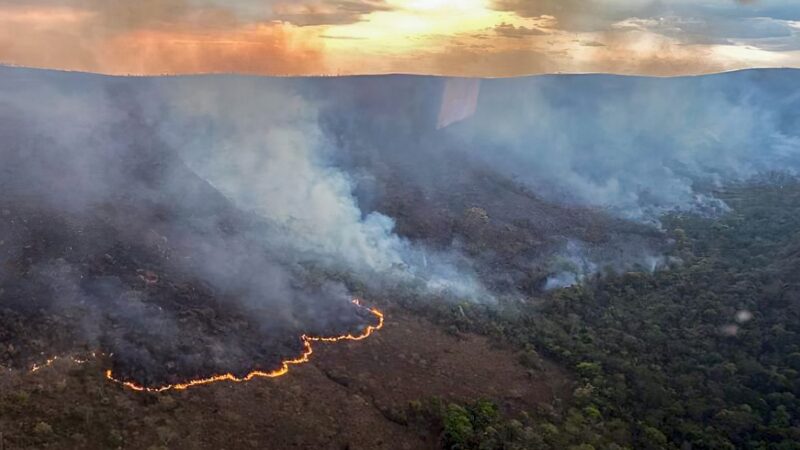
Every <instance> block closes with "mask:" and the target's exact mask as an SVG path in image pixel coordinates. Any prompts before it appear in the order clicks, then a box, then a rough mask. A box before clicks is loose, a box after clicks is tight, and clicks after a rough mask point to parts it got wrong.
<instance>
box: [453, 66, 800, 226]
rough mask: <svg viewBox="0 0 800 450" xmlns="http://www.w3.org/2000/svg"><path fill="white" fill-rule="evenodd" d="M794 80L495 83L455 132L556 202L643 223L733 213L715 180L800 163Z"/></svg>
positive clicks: (486, 86)
mask: <svg viewBox="0 0 800 450" xmlns="http://www.w3.org/2000/svg"><path fill="white" fill-rule="evenodd" d="M793 77H796V73H795V72H793V71H775V72H766V73H759V72H741V73H735V74H730V75H719V76H711V77H703V78H683V79H669V80H654V79H644V78H616V77H605V76H595V77H581V76H576V77H540V78H532V79H520V80H514V81H506V82H493V81H484V83H483V85H482V90H481V94H480V100H479V104H478V107H477V112H476V113H475V115H474V116H473V117H471V118H469V119H467V120H465V121H462V122H461V123H458V124H456V125H454V126H452V127H450V128H448V129H446V130H445V132H447V133H449V134H450V135H451V137H452V138H453V139H456V140H457V141H459V142H461V143H462V146H463V147H464V148H465V149H467V151H468V152H469V153H470V154H471V155H473V156H474V157H476V158H478V159H480V160H481V161H484V162H486V163H488V164H490V165H491V166H492V167H494V168H496V169H498V170H500V171H501V172H503V173H506V174H507V175H508V176H511V177H514V178H516V179H518V180H520V181H522V182H524V183H526V184H528V185H529V186H531V187H532V188H533V189H535V191H536V192H537V193H539V194H541V195H545V196H547V197H548V198H551V199H555V200H568V201H571V202H573V203H577V204H583V205H591V206H599V207H604V208H608V209H609V210H610V211H612V212H613V213H615V214H617V215H620V216H622V217H625V218H630V219H635V220H641V221H655V220H657V218H658V216H659V215H660V214H662V213H664V212H666V211H669V210H673V209H683V210H689V209H694V210H700V209H708V210H709V211H710V212H713V211H722V210H724V209H725V205H724V204H722V202H720V201H718V200H716V199H714V197H713V193H712V192H711V189H712V188H713V187H715V186H720V185H721V184H723V183H725V182H730V181H733V180H741V179H745V178H748V177H751V176H754V175H756V174H758V173H761V172H766V171H776V170H780V171H790V172H795V171H796V170H797V169H798V168H799V167H800V134H798V132H797V128H796V125H797V120H798V116H797V105H798V97H797V92H798V89H800V86H798V85H797V83H796V82H794V81H793Z"/></svg>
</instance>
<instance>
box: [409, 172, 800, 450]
mask: <svg viewBox="0 0 800 450" xmlns="http://www.w3.org/2000/svg"><path fill="white" fill-rule="evenodd" d="M717 195H719V197H720V198H723V199H724V200H725V201H726V202H727V203H728V204H729V205H730V206H731V207H732V212H730V213H729V214H726V215H725V216H723V217H719V218H716V219H711V218H702V217H698V216H696V215H689V214H686V215H672V216H668V217H665V218H664V224H665V227H666V229H667V230H668V232H669V233H670V234H671V236H672V238H673V239H674V246H673V250H672V255H671V256H672V257H673V258H672V260H673V261H674V262H673V264H672V266H671V267H670V268H669V269H667V270H661V271H658V272H656V273H653V274H650V273H646V272H645V271H644V270H643V271H641V272H628V273H618V274H611V275H607V276H603V277H598V278H596V279H593V280H590V281H588V282H587V283H585V284H583V285H581V286H576V287H573V288H568V289H562V290H558V291H555V292H553V293H551V294H550V295H549V296H548V297H547V298H545V299H541V300H536V301H532V300H526V301H521V302H520V303H517V304H513V305H505V306H504V307H503V308H501V309H500V310H491V309H488V308H486V309H484V308H482V307H479V306H475V305H472V306H471V305H466V304H465V305H459V306H457V307H450V306H439V307H435V306H433V307H432V306H431V305H429V304H428V305H418V307H420V308H425V309H427V311H426V312H427V313H428V314H430V315H432V316H434V317H436V318H437V320H439V321H440V322H444V323H447V324H450V325H451V326H453V327H455V328H458V329H459V330H470V331H479V332H481V333H484V334H488V335H491V336H494V337H496V338H498V339H500V340H502V341H504V342H506V343H510V344H512V345H514V346H516V347H517V348H519V349H521V350H522V351H523V356H522V358H523V362H524V363H527V364H529V365H530V366H531V367H532V368H534V369H535V367H536V365H537V364H539V363H540V358H539V355H540V354H541V355H543V356H547V357H551V358H554V359H556V360H557V361H560V362H562V363H564V364H565V365H567V366H569V367H572V368H573V369H574V372H575V376H576V389H575V390H574V392H573V394H572V396H571V398H569V399H562V400H563V403H561V404H556V405H554V407H553V408H552V409H549V408H541V409H540V410H538V411H530V414H529V415H523V416H522V417H513V418H512V417H503V415H502V414H501V413H499V412H498V411H497V408H494V407H493V406H492V405H491V404H486V403H485V402H480V401H478V402H477V403H475V404H469V405H446V404H443V403H442V402H439V401H435V400H434V401H430V402H427V403H425V404H422V405H413V407H412V408H411V410H412V411H415V414H416V416H415V417H423V418H425V420H424V421H423V422H424V423H427V424H428V425H430V424H434V425H435V426H438V427H439V428H438V429H439V430H440V431H441V432H442V435H441V436H442V437H441V442H442V445H443V446H444V447H445V448H454V449H455V448H459V449H466V448H476V449H477V448H480V449H495V448H497V449H500V448H503V449H508V448H553V449H563V448H574V449H591V448H596V449H600V448H637V449H734V448H744V449H796V448H800V400H798V395H800V377H798V373H799V372H798V371H799V370H800V339H798V336H800V334H799V333H800V278H798V276H797V274H798V273H799V272H800V182H798V181H797V180H794V179H790V178H787V177H782V176H772V177H768V178H765V179H762V180H759V181H755V182H750V183H748V184H742V185H736V186H729V187H728V188H726V189H725V190H723V191H721V192H718V193H717ZM678 261H680V262H678ZM431 308H433V309H431ZM437 308H438V309H437ZM462 311H464V313H462ZM537 352H538V353H537Z"/></svg>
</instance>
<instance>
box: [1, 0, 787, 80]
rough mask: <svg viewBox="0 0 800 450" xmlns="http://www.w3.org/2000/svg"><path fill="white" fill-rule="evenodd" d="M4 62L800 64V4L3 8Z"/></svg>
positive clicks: (504, 1) (166, 70) (99, 4)
mask: <svg viewBox="0 0 800 450" xmlns="http://www.w3.org/2000/svg"><path fill="white" fill-rule="evenodd" d="M0 63H4V64H11V65H19V66H28V67H42V68H52V69H64V70H78V71H88V72H99V73H107V74H117V75H123V74H135V75H160V74H188V73H244V74H260V75H280V76H288V75H350V74H375V73H419V74H436V75H447V76H479V77H506V76H519V75H530V74H539V73H563V72H568V73H585V72H606V73H619V74H639V75H654V76H673V75H691V74H701V73H711V72H720V71H727V70H735V69H742V68H751V67H800V1H798V0H0Z"/></svg>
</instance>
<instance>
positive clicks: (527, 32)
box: [494, 22, 550, 39]
mask: <svg viewBox="0 0 800 450" xmlns="http://www.w3.org/2000/svg"><path fill="white" fill-rule="evenodd" d="M494 32H495V33H497V34H498V35H499V36H503V37H507V38H514V39H520V38H524V37H528V36H545V35H548V34H550V33H549V32H547V31H545V30H542V29H539V28H535V27H530V28H528V27H523V26H514V25H513V24H510V23H506V22H503V23H501V24H500V25H497V26H496V27H494Z"/></svg>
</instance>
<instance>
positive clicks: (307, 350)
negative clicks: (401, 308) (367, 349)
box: [106, 299, 383, 392]
mask: <svg viewBox="0 0 800 450" xmlns="http://www.w3.org/2000/svg"><path fill="white" fill-rule="evenodd" d="M353 304H355V305H356V306H358V307H360V308H365V309H367V310H368V311H369V312H370V313H372V314H373V315H374V316H375V317H377V318H378V323H377V324H376V325H369V326H367V327H366V328H364V330H363V331H362V332H361V333H360V334H357V335H353V334H346V335H342V336H333V337H317V336H308V335H305V334H304V335H303V336H301V339H302V340H303V352H302V353H301V354H300V356H298V357H297V358H294V359H290V360H286V361H283V362H282V363H281V366H280V367H279V368H278V369H275V370H273V371H271V372H264V371H260V370H254V371H252V372H250V373H248V374H247V375H245V376H243V377H237V376H236V375H234V374H232V373H225V374H220V375H213V376H210V377H208V378H199V379H196V380H189V381H186V382H184V383H177V384H168V385H165V386H159V387H147V386H142V385H140V384H136V383H134V382H132V381H125V380H120V379H118V378H115V377H114V373H113V372H112V371H111V370H107V371H106V378H107V379H108V380H110V381H113V382H115V383H118V384H121V385H122V386H124V387H126V388H128V389H132V390H134V391H139V392H164V391H169V390H176V391H182V390H184V389H189V388H190V387H195V386H202V385H206V384H211V383H217V382H220V381H231V382H234V383H242V382H245V381H250V380H252V379H254V378H277V377H280V376H283V375H286V373H288V372H289V366H291V365H295V364H303V363H305V362H308V361H309V359H310V357H311V354H312V353H313V352H314V349H313V348H312V346H311V343H312V342H339V341H360V340H363V339H366V338H368V337H369V336H370V335H372V333H374V332H375V331H378V330H380V329H381V328H383V313H382V312H380V311H378V310H377V309H375V308H367V307H365V306H362V305H361V302H360V301H359V300H358V299H354V300H353Z"/></svg>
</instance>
